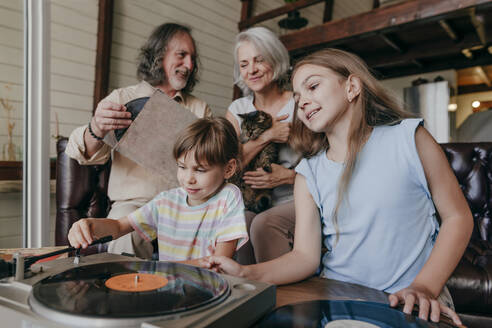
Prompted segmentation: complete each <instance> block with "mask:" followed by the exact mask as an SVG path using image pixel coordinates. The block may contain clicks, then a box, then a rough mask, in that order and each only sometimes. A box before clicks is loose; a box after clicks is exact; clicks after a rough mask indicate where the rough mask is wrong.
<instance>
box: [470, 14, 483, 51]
mask: <svg viewBox="0 0 492 328" xmlns="http://www.w3.org/2000/svg"><path fill="white" fill-rule="evenodd" d="M470 21H471V23H472V25H473V28H474V29H475V32H476V33H477V36H478V38H479V39H480V42H481V43H482V44H483V45H485V44H486V43H487V38H486V35H485V27H484V25H483V21H482V17H481V16H477V14H476V9H475V8H471V9H470Z"/></svg>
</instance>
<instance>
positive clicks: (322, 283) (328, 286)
mask: <svg viewBox="0 0 492 328" xmlns="http://www.w3.org/2000/svg"><path fill="white" fill-rule="evenodd" d="M315 300H354V301H368V302H377V303H384V304H389V302H388V294H386V293H385V292H382V291H380V290H377V289H373V288H369V287H365V286H361V285H356V284H350V283H345V282H341V281H338V280H332V279H323V278H319V277H312V278H309V279H307V280H304V281H301V282H299V283H295V284H290V285H283V286H278V287H277V303H276V306H275V307H276V308H279V307H281V306H284V305H288V304H295V303H301V302H307V301H315ZM398 309H399V310H400V311H401V310H402V306H399V307H398ZM412 314H413V315H415V316H418V308H417V307H415V308H414V312H413V313H412ZM440 323H443V324H444V326H446V327H449V326H448V325H450V326H453V327H454V325H453V322H452V320H451V319H449V318H448V317H445V316H443V315H441V321H440Z"/></svg>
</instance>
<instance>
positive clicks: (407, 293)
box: [388, 285, 462, 326]
mask: <svg viewBox="0 0 492 328" xmlns="http://www.w3.org/2000/svg"><path fill="white" fill-rule="evenodd" d="M388 299H389V302H390V306H392V307H395V306H397V305H398V304H404V306H403V312H404V313H406V314H411V313H412V310H413V307H414V305H415V304H418V307H419V318H420V319H423V320H427V319H428V318H430V319H431V320H432V321H433V322H439V317H440V316H441V313H444V314H446V315H447V316H448V317H450V318H451V319H452V320H453V322H454V323H455V324H456V325H458V326H461V325H462V323H461V320H460V318H459V317H458V315H457V314H456V312H454V311H453V310H451V309H450V308H449V307H447V306H445V305H443V304H441V303H439V302H438V301H437V300H436V299H435V298H434V297H433V296H432V294H431V293H430V292H429V291H428V290H427V289H426V288H424V287H419V286H414V285H410V286H409V287H407V288H404V289H402V290H400V291H398V292H396V293H394V294H391V295H389V297H388Z"/></svg>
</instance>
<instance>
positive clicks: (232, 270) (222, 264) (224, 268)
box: [200, 256, 243, 277]
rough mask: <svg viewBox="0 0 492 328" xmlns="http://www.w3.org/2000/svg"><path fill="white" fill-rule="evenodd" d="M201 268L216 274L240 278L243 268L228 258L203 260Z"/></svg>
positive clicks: (207, 258) (217, 257)
mask: <svg viewBox="0 0 492 328" xmlns="http://www.w3.org/2000/svg"><path fill="white" fill-rule="evenodd" d="M202 260H203V261H202V263H200V266H201V267H202V268H205V269H210V270H213V271H215V272H219V273H225V274H229V275H231V276H238V277H240V276H241V275H242V272H243V266H242V265H240V264H239V263H237V262H235V261H234V260H232V259H230V258H228V257H226V256H209V257H205V258H203V259H202Z"/></svg>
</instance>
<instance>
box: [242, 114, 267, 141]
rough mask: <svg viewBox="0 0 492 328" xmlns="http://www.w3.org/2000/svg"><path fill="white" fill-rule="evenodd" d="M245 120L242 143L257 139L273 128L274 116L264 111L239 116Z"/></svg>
mask: <svg viewBox="0 0 492 328" xmlns="http://www.w3.org/2000/svg"><path fill="white" fill-rule="evenodd" d="M239 117H241V118H242V119H243V121H242V123H241V136H240V139H241V142H242V143H246V142H248V141H249V140H255V139H257V138H258V137H259V136H260V135H261V134H262V133H263V132H264V131H266V130H268V129H269V128H270V127H271V126H272V116H271V115H270V114H268V113H265V112H263V111H258V110H257V111H254V112H249V113H246V114H239Z"/></svg>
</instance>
